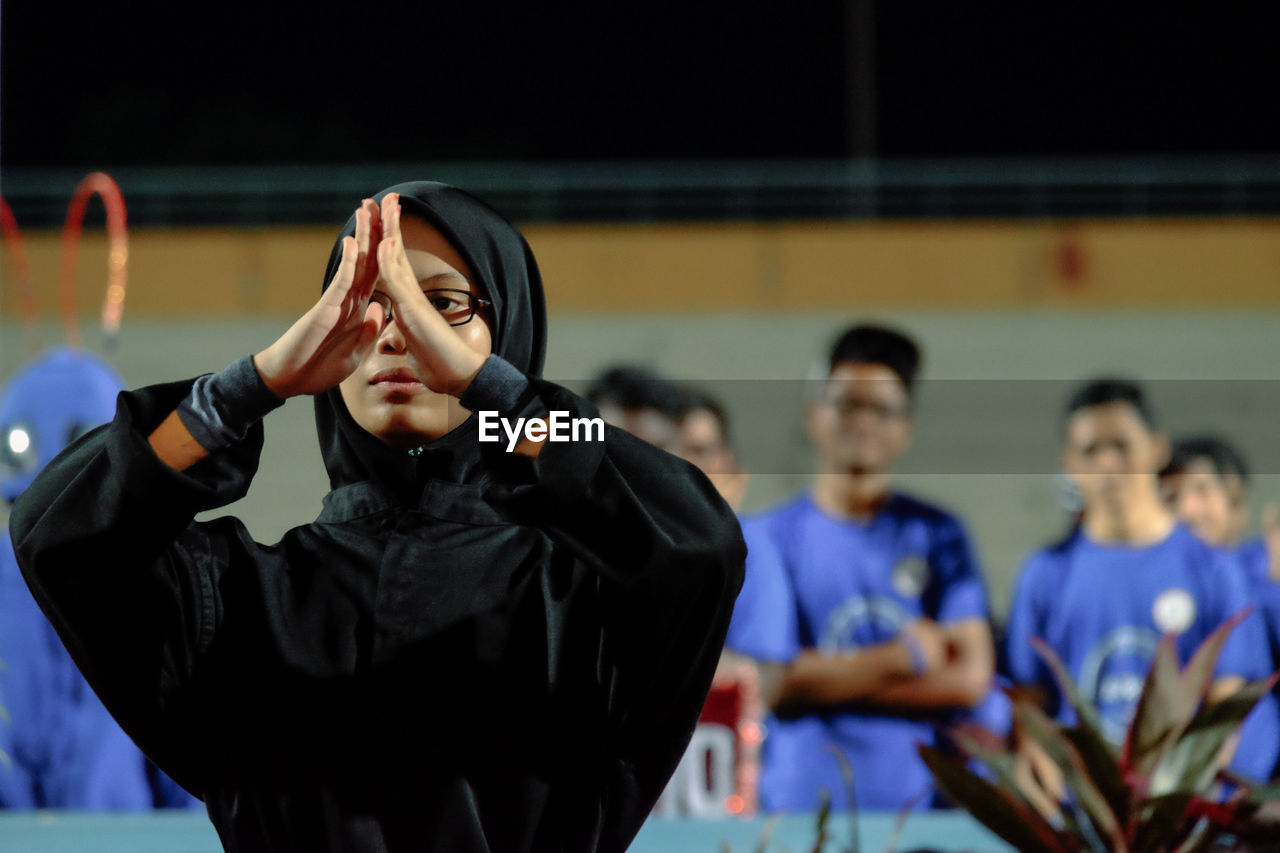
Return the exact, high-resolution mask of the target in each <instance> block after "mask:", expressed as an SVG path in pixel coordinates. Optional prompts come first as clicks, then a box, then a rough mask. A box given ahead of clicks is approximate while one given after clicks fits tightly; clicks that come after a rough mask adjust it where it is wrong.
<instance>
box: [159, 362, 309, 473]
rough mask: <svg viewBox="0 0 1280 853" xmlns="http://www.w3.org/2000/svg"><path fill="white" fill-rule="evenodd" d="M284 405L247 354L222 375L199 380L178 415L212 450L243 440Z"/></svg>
mask: <svg viewBox="0 0 1280 853" xmlns="http://www.w3.org/2000/svg"><path fill="white" fill-rule="evenodd" d="M283 404H284V400H282V399H280V398H279V397H277V396H276V395H275V393H274V392H272V390H271V389H270V388H268V387H267V384H266V383H265V382H263V381H262V376H260V375H259V374H258V369H257V368H256V367H254V366H253V357H252V356H248V355H246V356H245V357H244V358H241V359H238V360H236V361H234V362H232V363H231V364H230V365H229V366H227V367H226V368H225V369H224V370H223V371H222V372H221V373H208V374H205V375H204V376H201V377H200V378H199V379H197V380H196V381H195V384H194V385H192V386H191V393H190V394H188V395H187V397H186V399H184V400H183V401H182V402H181V403H179V404H178V409H177V412H178V418H179V419H180V420H181V421H182V424H183V426H185V427H186V428H187V431H188V432H190V433H191V436H192V438H194V439H195V440H196V441H198V442H199V443H200V446H201V447H203V448H204V449H205V450H210V451H212V450H221V449H222V448H224V447H229V446H231V445H232V444H236V443H237V442H240V441H243V440H244V438H245V436H246V435H248V434H249V430H250V429H251V428H252V427H253V425H254V424H256V423H257V422H258V421H260V420H262V419H263V418H264V417H266V415H267V413H268V412H270V411H272V410H273V409H276V408H279V407H280V406H281V405H283Z"/></svg>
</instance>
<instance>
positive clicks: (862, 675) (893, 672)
mask: <svg viewBox="0 0 1280 853" xmlns="http://www.w3.org/2000/svg"><path fill="white" fill-rule="evenodd" d="M914 675H915V667H914V665H913V662H912V659H911V653H910V651H909V650H908V649H907V647H906V646H905V645H904V644H902V643H900V642H898V641H896V640H894V641H890V642H887V643H880V644H879V645H875V646H867V647H865V648H861V649H858V650H857V651H850V652H839V653H837V654H831V655H828V654H822V653H820V652H818V651H816V650H814V649H805V650H804V651H803V652H801V653H800V654H799V655H798V656H797V657H796V659H795V660H794V661H792V662H791V665H790V666H789V667H788V668H787V672H786V675H785V677H784V678H783V680H782V685H781V688H780V690H779V691H778V694H779V695H778V699H777V701H776V703H775V708H777V709H778V710H779V712H780V713H789V714H790V713H803V712H804V711H806V710H807V709H810V708H813V707H815V706H816V707H824V706H831V705H843V704H848V703H851V702H861V701H865V700H867V699H868V698H869V697H871V696H874V695H876V694H877V693H879V692H880V691H882V690H886V689H889V688H891V687H893V686H894V685H895V684H897V683H900V682H902V681H904V680H907V679H911V678H913V677H914Z"/></svg>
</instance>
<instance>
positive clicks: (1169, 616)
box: [1151, 587, 1196, 634]
mask: <svg viewBox="0 0 1280 853" xmlns="http://www.w3.org/2000/svg"><path fill="white" fill-rule="evenodd" d="M1151 618H1152V620H1154V621H1155V623H1156V627H1157V628H1159V629H1160V630H1161V631H1162V632H1163V633H1166V634H1181V633H1182V632H1183V631H1185V630H1187V629H1188V628H1190V627H1191V623H1193V622H1195V620H1196V600H1195V599H1194V598H1192V597H1191V593H1189V592H1187V591H1186V590H1185V589H1182V588H1181V587H1173V588H1172V589H1166V590H1165V591H1164V592H1162V593H1160V594H1159V595H1157V596H1156V600H1155V603H1154V604H1153V605H1151Z"/></svg>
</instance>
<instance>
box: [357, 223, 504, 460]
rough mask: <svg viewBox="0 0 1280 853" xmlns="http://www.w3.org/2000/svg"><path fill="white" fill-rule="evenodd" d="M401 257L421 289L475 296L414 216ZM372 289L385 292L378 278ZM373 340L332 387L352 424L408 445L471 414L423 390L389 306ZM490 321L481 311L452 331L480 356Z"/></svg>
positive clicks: (489, 347) (461, 268)
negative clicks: (354, 365)
mask: <svg viewBox="0 0 1280 853" xmlns="http://www.w3.org/2000/svg"><path fill="white" fill-rule="evenodd" d="M400 231H401V235H402V237H403V239H404V249H405V255H406V256H407V257H408V259H409V265H410V266H411V267H413V271H414V274H415V275H416V276H417V278H418V284H419V286H420V287H421V288H422V289H423V290H438V289H451V290H463V291H469V292H470V293H472V294H474V295H476V296H481V295H483V294H481V293H480V291H479V290H478V289H477V288H476V285H475V283H474V276H473V275H472V273H471V270H470V269H469V268H468V267H467V265H466V262H465V261H463V260H462V256H461V255H459V254H458V252H457V250H456V249H454V248H453V246H452V245H450V243H449V241H448V240H446V239H445V238H444V235H442V234H441V233H440V232H439V231H437V230H436V229H435V228H433V227H432V226H430V225H428V224H427V223H426V222H424V221H423V220H421V219H418V218H417V217H413V216H409V215H407V214H406V215H405V216H404V217H403V218H402V219H401V223H400ZM375 290H377V291H381V292H383V293H386V292H387V290H388V288H387V287H386V285H385V283H384V282H383V281H382V279H381V278H379V280H378V284H377V285H376V286H375ZM391 315H392V316H391V319H390V320H388V321H387V322H386V323H385V324H384V325H383V329H382V333H381V334H380V335H379V336H378V339H377V341H376V342H375V343H374V345H373V346H372V347H370V348H369V352H368V354H367V355H365V358H364V361H362V362H360V366H359V367H357V368H356V369H355V372H354V373H352V374H351V375H350V376H348V377H347V378H346V379H344V380H343V381H342V383H341V384H340V385H339V386H338V387H339V388H340V389H341V392H342V399H343V400H344V401H345V402H346V404H347V410H348V411H350V412H351V417H352V418H353V419H354V420H355V422H356V423H357V424H359V425H360V426H361V427H363V428H364V429H365V430H367V431H368V432H370V433H372V434H373V435H375V436H377V437H378V438H380V439H382V440H383V441H385V442H387V443H388V444H390V445H393V446H395V447H402V448H406V449H408V448H412V447H417V446H419V445H421V444H424V443H426V442H428V441H431V440H433V439H436V438H439V437H440V436H442V435H444V434H445V433H447V432H449V431H450V430H452V429H453V428H454V427H456V426H458V425H459V424H461V423H462V422H463V421H465V420H466V419H467V417H468V416H469V415H470V414H471V413H470V412H468V411H467V410H466V409H464V408H462V406H461V405H459V403H458V400H457V398H455V397H450V396H449V395H448V394H440V393H436V392H434V391H431V390H429V389H428V388H427V387H426V385H424V384H423V383H422V381H421V380H422V379H424V378H428V377H426V376H425V374H424V373H423V371H424V368H422V367H421V366H420V365H419V364H418V363H417V361H416V360H415V359H414V357H413V356H412V355H411V354H410V353H409V351H408V349H407V348H406V346H405V339H404V335H403V334H402V333H401V331H400V327H399V325H398V324H397V323H396V318H395V308H394V304H393V307H392V312H391ZM490 323H491V319H490V317H489V316H488V313H487V311H486V310H484V309H477V310H476V313H475V316H474V317H472V318H471V320H470V321H469V322H467V323H464V324H463V325H461V326H453V327H452V329H453V332H454V334H456V335H457V336H458V337H460V338H461V339H462V340H463V342H465V343H466V345H467V346H468V347H470V348H471V349H472V350H474V351H475V352H477V353H478V354H480V355H488V354H489V353H491V352H493V336H492V332H491V329H490Z"/></svg>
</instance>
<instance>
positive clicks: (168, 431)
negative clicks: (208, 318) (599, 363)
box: [148, 193, 543, 471]
mask: <svg viewBox="0 0 1280 853" xmlns="http://www.w3.org/2000/svg"><path fill="white" fill-rule="evenodd" d="M375 259H376V260H375ZM378 282H382V283H383V284H384V287H385V288H386V290H387V291H388V292H389V293H390V294H391V296H392V298H393V299H395V302H396V319H395V322H396V323H398V324H399V325H400V329H401V331H402V333H403V334H404V336H405V341H406V344H407V345H408V347H409V350H410V352H412V353H413V355H414V356H415V358H416V359H417V361H418V363H419V364H422V365H425V366H427V367H428V369H429V374H428V375H429V376H430V377H431V381H430V382H429V383H428V387H430V388H431V390H433V391H437V392H441V393H447V394H450V395H452V396H454V397H461V396H462V394H463V392H465V391H466V390H467V387H468V386H469V385H470V384H471V380H473V379H475V377H476V374H477V373H479V372H480V368H481V367H483V366H484V361H485V359H484V357H483V356H480V355H478V354H477V353H475V352H474V351H472V350H471V349H470V348H468V347H467V346H466V344H464V343H463V342H462V340H461V339H460V338H459V337H458V336H457V335H456V334H455V333H454V332H453V330H452V329H451V328H450V326H449V324H448V323H447V322H446V321H445V319H444V318H443V317H441V316H440V313H439V312H438V311H436V309H435V308H433V307H432V306H431V304H430V303H429V302H428V301H427V297H426V296H425V295H424V294H423V292H422V290H421V288H420V287H419V286H418V282H417V278H416V276H415V275H414V273H413V269H412V267H410V265H409V261H408V259H407V257H406V256H405V253H404V242H403V240H402V238H401V236H400V199H399V196H397V195H395V194H394V193H393V194H390V195H388V196H387V197H386V198H384V199H383V201H382V206H381V208H379V207H378V205H377V204H375V203H374V202H373V201H370V200H368V199H366V200H365V201H364V202H363V203H362V204H361V206H360V209H359V210H357V211H356V234H355V236H354V237H346V238H343V242H342V263H341V264H340V265H339V267H338V272H337V273H336V274H335V275H334V278H333V281H332V282H331V283H330V284H329V286H328V287H327V288H326V289H325V291H324V293H323V294H322V295H321V297H320V300H319V301H318V302H317V303H316V304H315V305H314V306H312V307H311V309H310V310H309V311H307V313H306V314H304V315H302V317H301V318H299V319H298V321H297V322H296V323H294V324H293V325H292V326H291V327H290V328H289V330H288V331H286V332H285V333H284V334H283V335H282V336H281V337H280V338H279V339H278V340H277V341H275V342H274V343H273V344H271V346H269V347H267V348H266V349H265V350H263V351H262V352H259V353H257V354H256V355H255V356H254V357H253V363H254V367H255V368H257V371H258V375H259V376H261V377H262V381H263V382H264V383H266V385H267V387H268V388H270V389H271V390H272V392H274V393H275V395H276V396H277V397H280V398H281V399H287V398H289V397H294V396H298V395H300V394H319V393H322V392H324V391H327V390H328V389H330V388H332V387H334V386H335V385H337V384H338V383H339V382H341V381H342V380H343V379H346V378H347V377H348V376H350V375H351V373H352V371H354V370H355V369H356V367H357V366H359V364H360V362H361V361H362V360H363V359H364V357H365V355H366V354H367V353H368V351H369V348H370V347H371V346H372V345H373V343H374V340H375V339H376V338H377V334H378V330H379V329H381V328H382V324H383V317H382V307H381V306H380V305H378V304H377V303H371V302H370V300H369V297H370V295H371V294H372V293H373V290H374V287H375V285H376V284H377V283H378ZM148 442H149V443H150V445H151V448H152V450H153V451H154V452H155V454H156V456H157V457H158V458H159V459H160V460H161V461H162V462H164V463H165V464H166V465H168V466H169V467H171V468H173V469H175V470H178V471H184V470H186V469H187V468H190V467H191V466H192V465H194V464H196V463H197V462H199V461H200V460H201V459H204V458H205V457H206V456H208V455H209V451H208V450H206V449H205V448H204V447H202V446H201V445H200V444H199V442H197V441H196V440H195V438H193V437H192V435H191V433H190V431H188V430H187V428H186V426H185V425H184V424H183V423H182V420H181V419H180V418H179V417H178V414H177V412H171V413H170V414H169V415H168V416H167V417H166V418H165V419H164V421H162V422H161V424H160V426H158V427H156V429H155V430H154V431H152V433H151V435H150V436H148ZM542 444H543V442H541V441H538V442H534V441H529V440H528V439H525V440H523V441H521V442H520V444H519V445H517V446H516V448H515V452H516V453H519V454H522V455H524V456H528V457H534V456H537V455H538V452H539V451H540V450H541V449H542Z"/></svg>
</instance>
